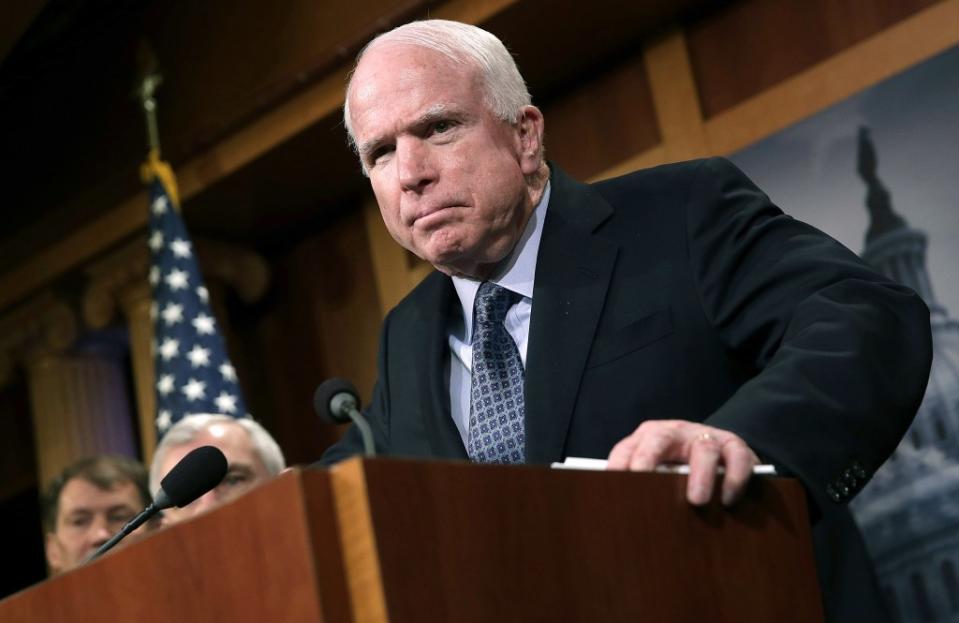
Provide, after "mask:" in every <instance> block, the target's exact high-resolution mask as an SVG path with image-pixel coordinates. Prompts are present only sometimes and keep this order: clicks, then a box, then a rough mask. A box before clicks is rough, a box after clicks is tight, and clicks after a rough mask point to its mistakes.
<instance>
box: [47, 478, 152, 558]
mask: <svg viewBox="0 0 959 623" xmlns="http://www.w3.org/2000/svg"><path fill="white" fill-rule="evenodd" d="M144 506H145V503H144V501H143V499H142V498H141V497H140V491H139V490H138V489H137V487H136V485H135V484H133V483H132V482H122V483H118V484H116V485H114V486H113V487H112V488H110V489H101V488H100V487H98V486H97V485H95V484H93V483H92V482H89V481H88V480H84V479H83V478H80V477H77V478H73V479H72V480H69V481H68V482H67V484H65V485H64V486H63V489H62V490H61V491H60V500H59V502H58V504H57V517H56V525H55V528H54V531H53V532H48V533H47V535H46V554H47V563H48V564H49V565H50V570H51V571H52V572H53V573H54V574H57V573H62V572H64V571H69V570H70V569H73V568H74V567H77V566H79V565H80V564H81V563H82V562H83V561H84V560H86V559H87V557H89V556H90V554H92V553H93V552H95V551H96V550H97V548H98V547H100V546H101V545H103V544H104V543H105V542H107V541H108V540H109V539H110V537H112V536H113V535H114V534H116V533H117V532H119V531H120V529H121V528H122V527H123V525H124V524H126V522H128V521H130V520H131V519H133V517H134V516H136V514H137V513H139V512H140V511H141V510H143V507H144Z"/></svg>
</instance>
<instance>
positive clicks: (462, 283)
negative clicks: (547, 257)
mask: <svg viewBox="0 0 959 623" xmlns="http://www.w3.org/2000/svg"><path fill="white" fill-rule="evenodd" d="M550 188H551V184H550V182H547V183H546V188H545V189H544V190H543V198H542V199H540V200H539V203H538V204H537V205H536V209H534V210H533V214H532V215H530V218H529V221H528V222H527V223H526V228H525V229H524V230H523V235H522V236H520V238H519V241H518V242H517V243H516V246H515V247H513V250H512V251H511V252H510V254H509V256H507V258H506V259H505V260H504V261H502V262H500V264H499V265H498V266H497V267H496V270H495V271H494V272H493V274H492V275H491V276H490V278H489V279H487V281H492V282H493V283H495V284H497V285H500V286H502V287H504V288H506V289H507V290H510V291H512V292H516V293H517V294H521V295H523V296H524V297H525V298H527V299H530V300H532V298H533V280H534V278H535V277H536V257H537V256H538V255H539V241H540V238H542V236H543V222H544V221H545V220H546V208H547V207H548V205H549V195H550ZM452 279H453V286H454V287H455V288H456V295H457V296H458V297H459V299H460V305H461V306H462V308H463V321H464V324H465V329H466V335H467V336H469V335H471V333H472V326H473V300H474V299H475V298H476V292H477V291H478V290H479V287H480V284H481V283H482V281H477V280H475V279H470V278H469V277H453V278H452Z"/></svg>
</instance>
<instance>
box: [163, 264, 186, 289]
mask: <svg viewBox="0 0 959 623" xmlns="http://www.w3.org/2000/svg"><path fill="white" fill-rule="evenodd" d="M189 280H190V275H188V274H187V272H186V271H185V270H179V269H176V268H174V269H173V270H171V271H170V274H169V275H167V276H166V282H167V285H168V286H170V289H171V290H173V291H174V292H175V291H177V290H182V289H183V288H186V286H187V282H188V281H189Z"/></svg>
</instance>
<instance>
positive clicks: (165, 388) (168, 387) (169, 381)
mask: <svg viewBox="0 0 959 623" xmlns="http://www.w3.org/2000/svg"><path fill="white" fill-rule="evenodd" d="M173 383H174V378H173V375H172V374H164V375H163V376H161V377H160V381H159V382H158V383H157V391H158V392H160V395H162V396H166V395H167V394H169V393H170V392H172V391H173Z"/></svg>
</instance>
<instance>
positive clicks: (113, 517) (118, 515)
mask: <svg viewBox="0 0 959 623" xmlns="http://www.w3.org/2000/svg"><path fill="white" fill-rule="evenodd" d="M133 515H134V514H133V513H132V512H130V511H117V512H115V513H110V516H109V518H108V519H109V521H110V523H126V522H128V521H130V520H131V519H133Z"/></svg>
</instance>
